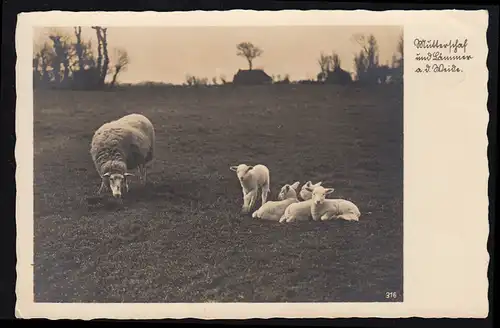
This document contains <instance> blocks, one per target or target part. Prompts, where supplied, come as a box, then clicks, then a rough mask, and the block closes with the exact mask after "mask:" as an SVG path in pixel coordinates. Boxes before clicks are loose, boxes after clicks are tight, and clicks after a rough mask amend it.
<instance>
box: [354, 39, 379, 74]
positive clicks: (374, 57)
mask: <svg viewBox="0 0 500 328" xmlns="http://www.w3.org/2000/svg"><path fill="white" fill-rule="evenodd" d="M354 39H355V40H356V42H357V43H358V44H359V45H360V46H361V50H360V52H359V54H358V55H355V57H354V65H355V67H356V75H357V79H358V81H361V82H367V83H377V82H378V80H379V70H378V68H379V50H378V44H377V40H376V39H375V37H374V36H373V35H369V36H368V38H366V37H365V36H364V35H355V36H354Z"/></svg>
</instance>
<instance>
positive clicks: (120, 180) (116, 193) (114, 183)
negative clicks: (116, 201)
mask: <svg viewBox="0 0 500 328" xmlns="http://www.w3.org/2000/svg"><path fill="white" fill-rule="evenodd" d="M129 176H133V174H132V173H127V172H125V173H123V174H121V173H110V172H107V173H105V174H104V175H103V179H108V182H107V183H109V187H110V188H111V192H112V193H113V197H115V198H121V197H122V190H123V189H125V191H127V190H128V182H127V177H129ZM105 183H106V182H105Z"/></svg>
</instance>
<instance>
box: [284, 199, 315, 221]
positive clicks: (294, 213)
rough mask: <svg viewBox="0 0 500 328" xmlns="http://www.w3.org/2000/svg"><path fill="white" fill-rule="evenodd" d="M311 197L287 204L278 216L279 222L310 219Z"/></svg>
mask: <svg viewBox="0 0 500 328" xmlns="http://www.w3.org/2000/svg"><path fill="white" fill-rule="evenodd" d="M311 206H312V199H308V200H304V201H302V202H298V203H293V204H290V205H288V207H287V208H286V209H285V213H283V215H282V216H281V218H280V221H279V222H280V223H285V222H286V223H289V222H295V221H309V220H311Z"/></svg>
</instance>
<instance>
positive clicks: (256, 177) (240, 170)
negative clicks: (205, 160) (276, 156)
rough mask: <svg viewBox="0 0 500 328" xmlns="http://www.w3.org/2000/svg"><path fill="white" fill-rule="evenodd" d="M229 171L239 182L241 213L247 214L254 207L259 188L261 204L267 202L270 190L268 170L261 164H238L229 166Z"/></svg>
mask: <svg viewBox="0 0 500 328" xmlns="http://www.w3.org/2000/svg"><path fill="white" fill-rule="evenodd" d="M229 169H230V170H231V171H235V172H236V175H237V176H238V180H239V181H240V185H241V190H242V192H243V206H242V208H241V212H242V213H243V214H247V213H249V212H250V210H251V209H252V208H253V207H254V206H255V203H256V201H257V194H258V191H259V188H261V189H262V204H265V203H266V201H267V196H268V195H269V190H270V182H271V181H270V175H269V169H268V168H267V167H266V166H265V165H262V164H257V165H255V166H252V165H246V164H239V165H235V166H230V167H229Z"/></svg>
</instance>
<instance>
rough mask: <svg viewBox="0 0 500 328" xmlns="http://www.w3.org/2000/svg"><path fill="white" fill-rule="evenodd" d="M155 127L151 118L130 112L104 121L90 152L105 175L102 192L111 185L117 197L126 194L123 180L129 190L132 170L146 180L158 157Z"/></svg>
mask: <svg viewBox="0 0 500 328" xmlns="http://www.w3.org/2000/svg"><path fill="white" fill-rule="evenodd" d="M154 145H155V130H154V127H153V124H152V123H151V121H150V120H149V119H147V118H146V117H145V116H143V115H140V114H130V115H126V116H124V117H122V118H120V119H118V120H115V121H111V122H108V123H105V124H103V125H102V126H101V127H100V128H99V129H97V130H96V132H95V133H94V136H93V138H92V142H91V147H90V155H91V156H92V160H93V161H94V165H95V168H96V170H97V172H98V173H99V175H100V177H101V187H100V188H99V191H98V192H97V193H98V194H100V193H101V192H102V191H103V190H104V189H107V188H108V186H109V187H110V188H111V191H112V193H113V196H114V197H116V198H120V197H121V196H122V183H124V189H125V191H126V192H127V191H128V188H129V187H128V181H127V177H128V176H133V174H132V173H130V172H129V170H133V169H136V168H137V170H138V172H139V175H140V179H141V181H142V183H143V184H145V183H146V176H147V170H146V164H148V163H150V162H151V161H152V160H153V157H154Z"/></svg>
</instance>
